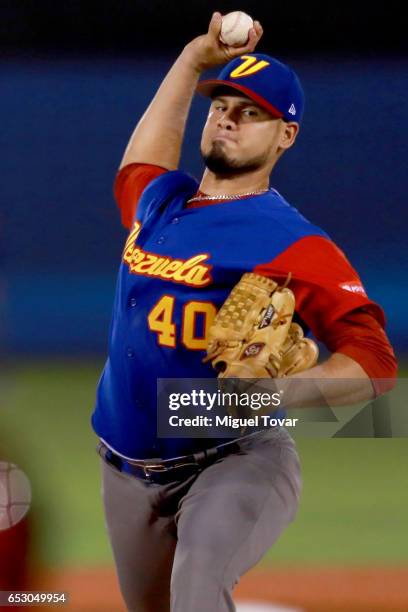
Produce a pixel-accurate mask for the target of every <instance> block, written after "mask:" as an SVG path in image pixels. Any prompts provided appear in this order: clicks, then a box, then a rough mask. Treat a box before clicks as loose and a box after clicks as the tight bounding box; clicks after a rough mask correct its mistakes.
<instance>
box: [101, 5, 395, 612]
mask: <svg viewBox="0 0 408 612" xmlns="http://www.w3.org/2000/svg"><path fill="white" fill-rule="evenodd" d="M220 26H221V15H220V14H219V13H215V14H214V15H213V17H212V19H211V21H210V25H209V29H208V32H207V33H206V34H204V35H202V36H199V37H198V38H195V39H194V40H192V41H191V42H190V43H189V44H188V45H187V46H186V47H185V48H184V49H183V51H182V52H181V54H180V56H179V57H178V58H177V60H176V61H175V63H174V65H173V66H172V67H171V69H170V71H169V73H168V74H167V76H166V77H165V79H164V80H163V82H162V83H161V85H160V88H159V89H158V91H157V93H156V95H155V97H154V98H153V100H152V102H151V104H150V106H149V107H148V109H147V110H146V112H145V114H144V115H143V117H142V118H141V119H140V121H139V123H138V124H137V127H136V129H135V131H134V133H133V135H132V137H131V139H130V142H129V145H128V147H127V149H126V152H125V155H124V157H123V160H122V163H121V166H120V170H119V172H118V175H117V177H116V182H115V195H116V199H117V202H118V205H119V207H120V210H121V216H122V222H123V224H124V225H125V227H127V228H128V229H129V232H130V233H129V236H128V239H127V241H126V244H125V246H124V250H123V255H122V261H121V265H120V270H119V276H118V282H117V289H116V297H115V302H114V309H113V317H112V323H111V329H110V342H109V355H108V358H107V361H106V364H105V367H104V370H103V373H102V376H101V378H100V381H99V385H98V390H97V400H96V407H95V411H94V414H93V417H92V423H93V427H94V430H95V432H96V433H97V435H98V436H99V438H100V440H101V443H100V447H99V450H100V454H101V456H102V470H103V499H104V508H105V515H106V524H107V529H108V533H109V538H110V542H111V546H112V549H113V554H114V559H115V564H116V569H117V573H118V578H119V583H120V588H121V591H122V594H123V598H124V600H125V602H126V605H127V608H128V610H132V611H134V612H165V611H169V610H171V612H225V611H227V610H228V611H232V610H234V609H235V607H234V603H233V599H232V591H233V587H234V585H235V584H236V583H237V581H238V580H239V578H240V577H241V576H242V575H243V574H244V573H245V572H247V571H248V570H249V569H250V568H251V567H253V566H254V565H255V564H256V563H257V562H258V561H259V560H260V559H261V557H262V556H263V555H264V553H265V552H266V551H267V550H268V549H269V548H270V547H271V546H272V545H273V544H274V542H275V541H276V540H277V538H278V537H279V536H280V534H281V533H282V531H283V530H284V529H285V527H286V526H287V525H288V524H289V523H290V522H291V521H292V520H293V519H294V517H295V515H296V511H297V507H298V502H299V495H300V490H301V478H300V468H299V460H298V456H297V453H296V449H295V445H294V442H293V440H292V438H291V437H290V436H289V434H288V433H287V431H286V430H285V429H284V428H282V427H275V428H273V429H270V430H268V431H266V432H265V431H264V432H260V433H259V434H255V435H248V436H246V435H244V436H242V437H240V438H237V439H236V440H227V441H226V440H225V439H219V440H218V439H213V438H212V439H211V438H207V439H206V438H203V439H185V438H172V439H170V438H158V437H157V434H156V381H157V379H158V378H208V377H210V378H211V377H215V376H216V373H215V371H214V370H213V369H212V366H211V363H208V362H207V363H203V357H204V356H205V351H206V348H207V342H208V334H209V329H210V327H211V324H212V322H213V321H214V317H215V316H216V313H217V311H218V310H219V309H220V307H221V306H222V304H223V303H224V302H225V300H226V298H227V296H228V295H229V293H230V292H231V290H232V288H233V287H234V286H235V285H236V284H237V283H238V282H239V280H240V278H241V277H242V275H243V274H244V273H247V272H254V273H256V274H259V275H262V276H263V277H268V278H270V279H274V280H275V281H276V282H281V281H282V282H283V281H284V280H285V279H286V278H287V276H288V272H291V274H292V278H291V281H290V288H291V289H292V291H293V293H294V296H295V299H296V318H297V320H298V321H299V322H300V324H301V325H302V327H303V328H304V329H305V330H307V329H310V330H311V331H312V332H313V334H314V336H315V337H316V338H317V339H318V340H320V341H321V342H323V343H324V344H325V345H326V346H327V348H328V349H329V351H330V353H331V356H330V357H329V358H328V359H327V360H326V361H324V362H323V363H321V364H319V365H317V366H315V367H313V368H311V369H310V370H308V372H307V373H303V372H301V373H299V374H296V376H298V377H302V376H305V375H307V376H308V377H315V378H318V379H319V380H320V381H323V384H321V388H322V389H323V392H324V380H325V379H327V380H329V379H331V380H332V379H339V380H340V379H345V378H346V379H354V382H355V384H354V387H353V389H352V393H353V399H354V400H355V399H356V398H357V397H358V398H361V399H368V398H372V397H374V396H375V395H376V394H378V393H379V392H381V391H383V390H384V389H383V388H380V387H379V385H378V383H377V382H376V380H377V379H388V380H391V379H393V378H394V377H395V375H396V363H395V357H394V354H393V351H392V348H391V347H390V344H389V342H388V339H387V337H386V335H385V333H384V329H383V328H384V315H383V312H382V310H381V308H380V307H379V306H378V305H377V304H375V303H374V302H372V301H371V300H370V299H369V298H368V297H367V295H366V293H365V291H364V288H363V286H362V284H361V281H360V279H359V277H358V275H357V273H356V272H355V270H354V269H353V268H352V267H351V265H350V263H349V262H348V261H347V259H346V257H345V256H344V254H343V253H342V252H341V250H340V249H339V248H338V247H337V246H336V245H335V244H334V243H333V242H332V241H331V240H330V238H329V237H328V236H327V234H326V233H325V232H324V231H323V230H321V229H320V228H318V227H316V226H314V225H312V224H311V223H309V221H307V220H306V219H305V218H304V217H303V216H302V215H301V214H300V213H299V212H298V211H297V210H296V209H295V208H293V207H292V206H290V205H289V204H288V203H287V202H286V200H285V199H284V197H283V196H282V195H280V194H279V193H278V192H277V191H276V190H275V189H273V188H270V187H269V180H270V174H271V172H272V169H273V167H274V166H275V164H276V162H277V161H278V159H279V158H280V157H281V155H283V153H284V152H285V151H286V150H287V149H289V148H290V147H291V146H293V144H294V143H295V140H296V138H297V135H298V132H299V127H300V125H301V121H302V112H303V98H304V97H303V91H302V88H301V85H300V82H299V79H298V77H297V76H296V74H295V73H294V72H293V70H292V69H291V68H289V67H288V66H286V65H285V64H283V63H281V62H279V61H277V60H276V59H274V58H272V57H270V56H268V55H264V54H259V53H255V52H254V51H255V47H256V45H257V43H258V41H259V39H260V38H261V35H262V27H261V25H260V24H259V22H255V23H254V27H253V28H252V29H251V31H250V35H249V40H248V43H247V44H246V45H245V46H243V47H241V48H232V47H228V46H226V45H224V44H222V43H221V42H220V41H219V32H220ZM217 65H223V66H224V67H223V68H222V71H221V73H220V75H219V77H218V78H217V79H214V80H211V81H201V82H200V84H198V81H199V78H200V76H201V74H202V73H203V71H205V70H206V69H208V68H211V67H214V66H217ZM197 89H198V91H199V92H201V93H203V94H204V95H207V96H209V97H210V98H211V105H210V110H209V113H208V117H207V121H206V124H205V127H204V129H203V133H202V140H201V153H202V156H203V159H204V162H205V171H204V174H203V177H202V179H201V182H200V183H197V182H196V180H195V179H194V178H192V177H191V176H189V175H187V174H185V173H184V172H183V171H181V170H179V169H178V166H179V159H180V150H181V146H182V141H183V137H184V130H185V124H186V119H187V115H188V112H189V108H190V104H191V100H192V97H193V95H194V93H195V91H196V90H197ZM344 387H345V386H344V385H341V384H339V387H338V389H337V390H336V397H333V392H332V394H331V395H332V396H331V398H330V399H331V401H333V402H334V403H336V402H338V403H346V402H347V400H348V398H349V394H350V393H351V391H350V388H349V386H347V389H345V388H344Z"/></svg>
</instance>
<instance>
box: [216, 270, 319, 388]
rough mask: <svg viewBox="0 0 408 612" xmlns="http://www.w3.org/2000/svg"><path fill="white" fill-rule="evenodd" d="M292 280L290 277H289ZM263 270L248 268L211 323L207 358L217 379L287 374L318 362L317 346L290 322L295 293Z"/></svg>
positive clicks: (275, 376)
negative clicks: (260, 272)
mask: <svg viewBox="0 0 408 612" xmlns="http://www.w3.org/2000/svg"><path fill="white" fill-rule="evenodd" d="M289 279H290V276H289ZM289 279H288V281H287V282H286V283H285V285H284V286H283V287H280V286H279V285H278V284H277V283H276V282H275V281H273V280H272V279H270V278H266V277H264V276H260V275H259V274H253V273H246V274H244V275H243V276H242V278H241V280H240V281H239V282H238V284H237V285H235V287H234V288H233V290H232V291H231V293H230V295H229V296H228V298H227V300H226V301H225V303H224V304H223V306H222V307H221V309H220V310H219V311H218V314H217V316H216V317H215V320H214V322H213V324H212V326H211V328H210V332H209V343H208V348H207V357H206V358H205V359H204V361H211V363H212V365H213V367H214V368H215V370H216V371H217V372H218V377H219V378H247V379H253V378H265V377H272V378H277V377H283V376H288V375H291V374H295V373H296V372H301V371H303V370H306V369H308V368H311V367H312V366H313V365H315V363H316V361H317V358H318V355H319V349H318V347H317V345H316V344H315V342H313V340H310V339H308V338H304V336H303V331H302V328H301V327H300V325H298V324H297V323H292V317H293V314H294V310H295V296H294V295H293V293H292V291H291V290H290V289H288V287H286V284H287V283H288V282H289Z"/></svg>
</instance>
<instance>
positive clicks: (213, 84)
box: [196, 79, 283, 118]
mask: <svg viewBox="0 0 408 612" xmlns="http://www.w3.org/2000/svg"><path fill="white" fill-rule="evenodd" d="M223 86H225V87H230V88H231V89H235V90H237V91H240V92H241V93H243V94H244V96H246V97H247V98H250V99H251V100H253V101H254V102H256V104H258V106H260V107H261V108H263V109H265V110H266V111H268V113H270V114H271V115H272V116H273V117H277V118H282V117H283V113H282V112H281V111H280V110H278V109H277V108H275V107H274V106H273V105H272V104H270V103H269V102H268V101H267V100H265V98H263V97H262V96H260V95H259V94H257V93H256V92H255V91H252V89H248V87H244V86H243V85H238V83H231V81H223V80H221V79H220V80H216V79H208V80H205V81H200V82H199V83H198V85H197V87H196V91H197V92H198V93H199V94H201V95H203V96H208V97H211V96H212V94H213V92H214V90H215V89H216V88H217V87H223Z"/></svg>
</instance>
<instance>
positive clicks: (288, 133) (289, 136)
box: [280, 120, 299, 149]
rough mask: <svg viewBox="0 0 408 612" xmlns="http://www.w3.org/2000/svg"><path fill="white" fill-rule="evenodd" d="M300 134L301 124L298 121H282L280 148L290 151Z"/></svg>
mask: <svg viewBox="0 0 408 612" xmlns="http://www.w3.org/2000/svg"><path fill="white" fill-rule="evenodd" d="M298 132H299V124H298V123H296V121H283V120H282V131H281V139H280V146H281V147H282V149H289V147H291V146H292V145H293V144H294V142H295V140H296V136H297V135H298Z"/></svg>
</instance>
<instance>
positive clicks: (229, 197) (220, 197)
mask: <svg viewBox="0 0 408 612" xmlns="http://www.w3.org/2000/svg"><path fill="white" fill-rule="evenodd" d="M267 191H272V188H271V187H270V188H268V189H258V190H257V191H248V192H247V193H237V194H233V195H227V194H225V193H222V194H220V195H214V196H196V197H194V198H190V199H189V200H187V204H189V202H201V201H202V200H239V198H243V197H245V196H251V195H258V194H260V193H266V192H267Z"/></svg>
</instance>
